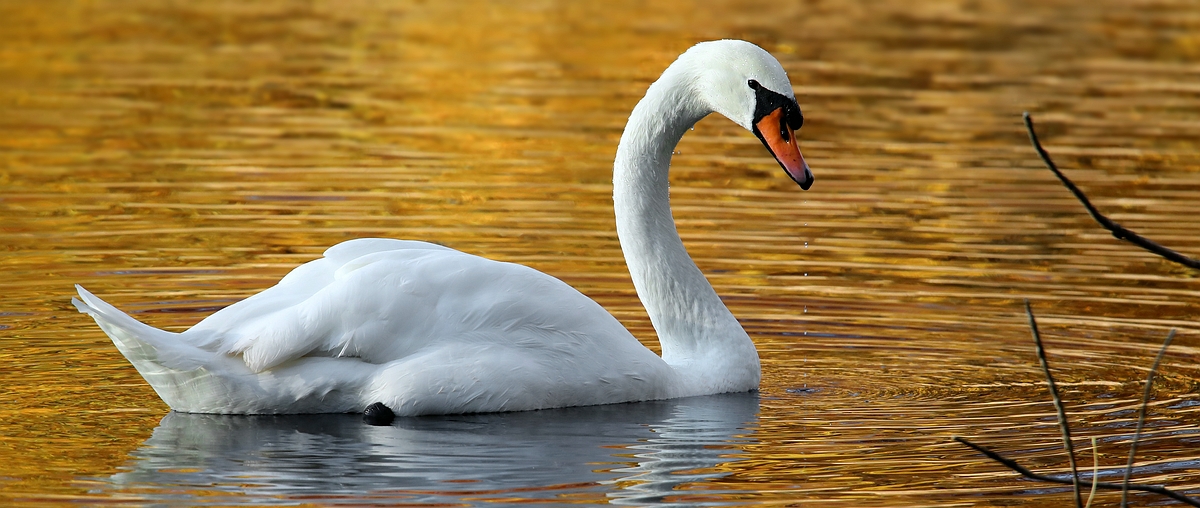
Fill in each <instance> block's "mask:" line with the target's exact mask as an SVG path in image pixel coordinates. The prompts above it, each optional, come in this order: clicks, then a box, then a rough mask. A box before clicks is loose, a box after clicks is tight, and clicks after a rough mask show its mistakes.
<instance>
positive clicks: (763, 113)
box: [679, 40, 813, 190]
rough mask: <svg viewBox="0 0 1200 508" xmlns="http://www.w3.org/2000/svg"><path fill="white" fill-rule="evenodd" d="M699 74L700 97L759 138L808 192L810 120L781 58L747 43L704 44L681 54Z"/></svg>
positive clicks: (696, 81) (810, 177) (696, 82)
mask: <svg viewBox="0 0 1200 508" xmlns="http://www.w3.org/2000/svg"><path fill="white" fill-rule="evenodd" d="M683 62H687V65H688V66H689V67H691V70H692V72H694V73H695V74H694V78H693V79H694V82H693V83H694V86H695V91H696V95H697V96H698V98H699V100H700V101H701V102H703V103H705V106H707V107H708V108H709V109H711V110H712V111H715V112H717V113H720V114H722V115H725V117H726V118H729V119H730V120H733V121H734V122H735V123H737V124H738V125H741V126H742V127H744V128H746V129H747V130H749V131H751V132H753V133H754V135H755V136H758V139H759V140H761V141H762V143H763V145H764V146H766V147H767V150H769V151H770V152H771V154H772V155H774V156H775V160H776V161H778V162H779V165H780V166H782V167H783V169H784V171H787V174H788V176H790V177H792V180H795V181H796V183H798V184H800V187H801V188H803V189H804V190H808V188H809V187H811V186H812V184H813V174H812V171H811V170H810V169H809V168H808V163H806V162H805V161H804V156H803V155H801V154H800V145H799V144H798V143H797V142H796V132H795V131H796V130H799V129H800V126H801V125H803V124H804V116H803V115H801V114H800V105H799V104H797V103H796V95H795V94H794V93H793V92H792V83H791V81H788V77H787V73H786V72H784V70H783V66H782V65H779V61H778V60H776V59H775V57H773V56H771V54H770V53H767V52H766V50H764V49H762V48H760V47H758V46H755V45H754V44H751V43H749V42H746V41H735V40H721V41H710V42H702V43H700V44H697V45H695V46H693V47H692V48H691V49H689V50H687V52H685V53H684V54H683V55H681V56H680V57H679V63H683Z"/></svg>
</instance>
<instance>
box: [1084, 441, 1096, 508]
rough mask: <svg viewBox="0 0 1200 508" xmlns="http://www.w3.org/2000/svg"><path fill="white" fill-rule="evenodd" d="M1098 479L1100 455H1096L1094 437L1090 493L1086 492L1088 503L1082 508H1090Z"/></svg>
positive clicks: (1094, 498)
mask: <svg viewBox="0 0 1200 508" xmlns="http://www.w3.org/2000/svg"><path fill="white" fill-rule="evenodd" d="M1099 477H1100V454H1099V453H1096V436H1092V491H1091V492H1088V502H1087V504H1085V505H1083V508H1092V501H1095V500H1096V481H1095V480H1096V478H1099Z"/></svg>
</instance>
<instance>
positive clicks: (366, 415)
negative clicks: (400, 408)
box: [363, 402, 396, 426]
mask: <svg viewBox="0 0 1200 508" xmlns="http://www.w3.org/2000/svg"><path fill="white" fill-rule="evenodd" d="M395 419H396V413H393V412H392V410H391V409H389V408H388V407H387V406H385V405H383V403H382V402H376V403H374V404H371V405H370V406H367V409H366V410H365V411H363V421H364V422H366V424H367V425H376V426H383V425H391V424H392V420H395Z"/></svg>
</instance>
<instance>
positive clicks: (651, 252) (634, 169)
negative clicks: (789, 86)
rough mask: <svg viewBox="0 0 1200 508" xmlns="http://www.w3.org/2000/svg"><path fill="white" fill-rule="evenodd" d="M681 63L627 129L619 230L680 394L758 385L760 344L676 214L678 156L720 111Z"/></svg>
mask: <svg viewBox="0 0 1200 508" xmlns="http://www.w3.org/2000/svg"><path fill="white" fill-rule="evenodd" d="M681 67H684V66H682V65H680V63H679V62H676V64H675V65H672V66H671V67H669V68H668V69H667V71H666V72H664V73H663V76H662V77H661V78H659V80H658V81H656V82H655V83H654V84H653V85H651V86H650V89H649V90H647V92H646V96H645V97H643V98H642V100H641V102H639V103H638V105H637V107H635V108H634V110H633V113H632V114H630V116H629V122H628V123H627V124H626V126H625V133H624V134H623V135H622V136H621V143H620V145H619V146H618V148H617V155H616V161H615V162H614V165H613V166H614V167H613V202H614V206H615V209H616V218H617V236H618V237H620V240H621V250H622V251H623V252H624V254H625V262H626V264H628V265H629V273H630V275H631V276H632V278H633V285H634V287H635V288H636V289H637V293H638V297H639V298H641V300H642V304H643V305H645V307H646V312H647V313H648V314H649V315H650V321H651V323H653V325H654V329H655V330H656V331H657V332H658V339H659V342H660V343H661V345H662V352H663V354H662V356H663V360H665V361H666V362H667V364H669V365H671V366H672V367H674V368H675V370H676V372H677V373H678V374H680V376H681V378H680V387H681V393H678V394H676V395H677V396H684V395H688V394H689V392H691V391H693V390H695V391H697V392H704V393H719V392H722V391H726V392H729V391H745V390H752V389H755V388H757V387H758V381H759V377H760V372H759V364H758V353H757V351H755V349H754V344H753V342H751V341H750V338H749V336H747V335H746V332H745V331H744V330H742V327H741V325H740V324H739V323H738V321H737V319H736V318H734V317H733V314H732V313H730V312H729V309H727V308H726V307H725V304H724V303H722V302H721V298H720V297H718V296H717V293H716V291H714V290H713V288H712V286H711V285H710V284H709V283H708V281H707V280H706V279H705V278H704V274H703V273H701V272H700V269H699V268H697V267H696V264H695V263H694V262H693V261H692V258H691V257H690V256H688V253H687V250H686V249H684V246H683V241H682V240H680V238H679V233H678V232H677V231H676V230H675V221H674V218H673V217H672V216H671V206H670V202H669V200H670V194H669V188H668V187H669V183H668V179H667V171H668V169H669V167H670V163H671V155H672V153H674V150H675V146H676V144H678V143H679V140H680V139H681V138H682V137H683V134H684V133H685V132H687V130H688V129H689V128H691V127H692V125H694V124H695V123H696V122H697V121H699V120H700V119H701V118H704V117H705V116H707V115H708V114H709V113H711V112H712V110H711V109H710V108H708V107H707V106H704V105H703V104H701V103H700V101H698V100H697V99H696V98H695V95H694V94H693V92H692V90H691V89H690V86H689V83H691V82H692V81H691V79H690V78H691V76H690V74H689V72H688V71H687V70H686V69H681Z"/></svg>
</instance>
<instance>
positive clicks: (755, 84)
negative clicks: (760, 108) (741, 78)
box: [746, 79, 758, 90]
mask: <svg viewBox="0 0 1200 508" xmlns="http://www.w3.org/2000/svg"><path fill="white" fill-rule="evenodd" d="M746 84H747V85H749V86H750V89H751V90H758V81H755V80H753V79H752V80H750V81H747V82H746Z"/></svg>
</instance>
